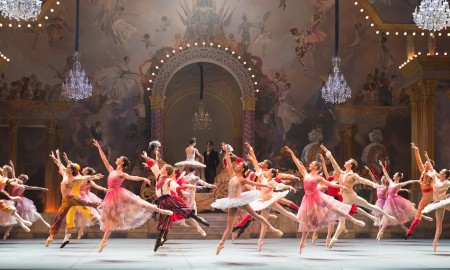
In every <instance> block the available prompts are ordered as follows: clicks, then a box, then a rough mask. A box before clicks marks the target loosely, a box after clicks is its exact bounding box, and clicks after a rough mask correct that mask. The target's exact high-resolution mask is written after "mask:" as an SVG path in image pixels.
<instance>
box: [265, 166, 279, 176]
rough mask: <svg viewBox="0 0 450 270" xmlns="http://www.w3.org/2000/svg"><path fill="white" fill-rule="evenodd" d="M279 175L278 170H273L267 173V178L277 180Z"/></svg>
mask: <svg viewBox="0 0 450 270" xmlns="http://www.w3.org/2000/svg"><path fill="white" fill-rule="evenodd" d="M277 175H278V170H277V169H274V168H271V169H269V170H268V171H267V172H266V177H267V178H276V177H277Z"/></svg>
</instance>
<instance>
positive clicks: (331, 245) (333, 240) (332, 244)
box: [328, 237, 338, 249]
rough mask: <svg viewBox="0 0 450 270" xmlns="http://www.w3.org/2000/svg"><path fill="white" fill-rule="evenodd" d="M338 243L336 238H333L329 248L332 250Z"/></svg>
mask: <svg viewBox="0 0 450 270" xmlns="http://www.w3.org/2000/svg"><path fill="white" fill-rule="evenodd" d="M337 241H338V240H337V239H336V238H334V237H333V238H331V241H330V244H329V245H328V248H329V249H331V248H332V247H333V246H334V244H336V242H337Z"/></svg>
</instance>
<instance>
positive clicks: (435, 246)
mask: <svg viewBox="0 0 450 270" xmlns="http://www.w3.org/2000/svg"><path fill="white" fill-rule="evenodd" d="M438 246H439V242H433V252H436V249H437V247H438Z"/></svg>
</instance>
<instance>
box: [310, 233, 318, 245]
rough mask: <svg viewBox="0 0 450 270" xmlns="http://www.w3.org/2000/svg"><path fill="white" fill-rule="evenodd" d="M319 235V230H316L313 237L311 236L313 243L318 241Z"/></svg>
mask: <svg viewBox="0 0 450 270" xmlns="http://www.w3.org/2000/svg"><path fill="white" fill-rule="evenodd" d="M317 238H318V236H317V232H314V233H313V235H312V237H311V244H313V245H314V243H315V242H316V240H317Z"/></svg>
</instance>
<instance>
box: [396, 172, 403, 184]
mask: <svg viewBox="0 0 450 270" xmlns="http://www.w3.org/2000/svg"><path fill="white" fill-rule="evenodd" d="M402 179H403V173H401V172H396V173H394V181H395V182H396V183H398V182H400V180H402Z"/></svg>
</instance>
